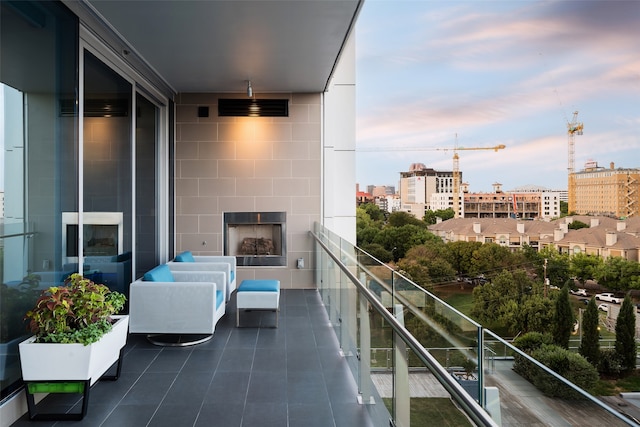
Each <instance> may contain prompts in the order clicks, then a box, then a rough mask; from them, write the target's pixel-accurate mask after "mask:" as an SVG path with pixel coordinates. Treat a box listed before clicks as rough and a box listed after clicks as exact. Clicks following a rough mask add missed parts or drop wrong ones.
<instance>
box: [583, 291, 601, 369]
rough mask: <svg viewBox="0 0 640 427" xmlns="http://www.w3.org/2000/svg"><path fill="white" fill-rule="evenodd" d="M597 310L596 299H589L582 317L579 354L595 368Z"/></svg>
mask: <svg viewBox="0 0 640 427" xmlns="http://www.w3.org/2000/svg"><path fill="white" fill-rule="evenodd" d="M598 321H599V316H598V308H597V307H596V299H595V298H591V301H589V304H588V305H587V309H586V310H585V311H584V313H583V315H582V325H580V327H581V328H582V342H580V349H579V352H580V354H581V355H583V356H584V358H585V359H587V360H588V361H589V363H591V364H592V365H593V366H595V367H596V368H597V367H598V364H599V363H600V331H599V330H598Z"/></svg>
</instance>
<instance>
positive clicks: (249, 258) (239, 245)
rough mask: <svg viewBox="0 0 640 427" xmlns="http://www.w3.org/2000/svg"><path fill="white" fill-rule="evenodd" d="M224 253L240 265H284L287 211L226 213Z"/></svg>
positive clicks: (285, 262)
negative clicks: (234, 258)
mask: <svg viewBox="0 0 640 427" xmlns="http://www.w3.org/2000/svg"><path fill="white" fill-rule="evenodd" d="M224 253H225V255H231V256H235V257H236V259H237V263H238V265H239V266H276V267H277V266H286V265H287V253H286V212H226V213H225V214H224Z"/></svg>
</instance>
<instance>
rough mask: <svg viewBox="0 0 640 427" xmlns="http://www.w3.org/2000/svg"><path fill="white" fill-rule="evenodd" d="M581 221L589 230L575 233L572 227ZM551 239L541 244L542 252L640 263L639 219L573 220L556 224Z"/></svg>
mask: <svg viewBox="0 0 640 427" xmlns="http://www.w3.org/2000/svg"><path fill="white" fill-rule="evenodd" d="M573 221H581V222H583V223H585V224H588V225H589V227H588V228H580V229H577V230H572V229H570V228H569V224H571V223H572V222H573ZM554 223H555V224H556V225H557V227H556V228H555V229H554V234H553V237H552V238H545V239H543V240H542V241H541V248H543V247H546V246H550V245H553V246H554V247H556V249H557V250H558V251H559V252H560V253H564V254H568V255H575V254H579V253H585V254H587V255H594V256H598V257H601V258H608V257H622V258H625V259H627V260H629V261H636V262H640V218H639V217H634V218H628V219H626V220H617V219H615V218H610V217H604V216H600V217H591V216H572V217H565V218H562V219H561V220H558V221H555V222H554Z"/></svg>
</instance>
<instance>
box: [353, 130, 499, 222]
mask: <svg viewBox="0 0 640 427" xmlns="http://www.w3.org/2000/svg"><path fill="white" fill-rule="evenodd" d="M504 148H506V146H505V145H504V144H499V145H495V146H493V147H458V135H457V134H456V142H455V145H454V147H453V148H441V147H386V148H385V147H378V148H361V149H358V150H357V151H453V217H454V218H458V217H459V214H458V212H459V210H460V200H459V197H460V156H458V151H464V150H493V151H496V152H497V151H498V150H502V149H504Z"/></svg>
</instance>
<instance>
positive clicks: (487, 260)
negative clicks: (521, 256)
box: [471, 243, 514, 275]
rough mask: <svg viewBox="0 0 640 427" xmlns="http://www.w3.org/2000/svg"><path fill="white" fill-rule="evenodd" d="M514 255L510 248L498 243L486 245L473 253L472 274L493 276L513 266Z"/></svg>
mask: <svg viewBox="0 0 640 427" xmlns="http://www.w3.org/2000/svg"><path fill="white" fill-rule="evenodd" d="M513 258H514V255H513V254H512V253H511V251H510V250H509V248H505V247H504V246H500V245H498V244H497V243H485V244H483V245H482V246H480V247H479V248H478V249H477V250H476V251H474V252H473V256H472V258H471V265H472V267H471V272H472V273H473V274H480V273H483V274H488V275H493V274H495V273H498V272H500V271H502V270H505V269H506V270H508V269H510V268H512V266H513V264H514V263H513Z"/></svg>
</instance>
